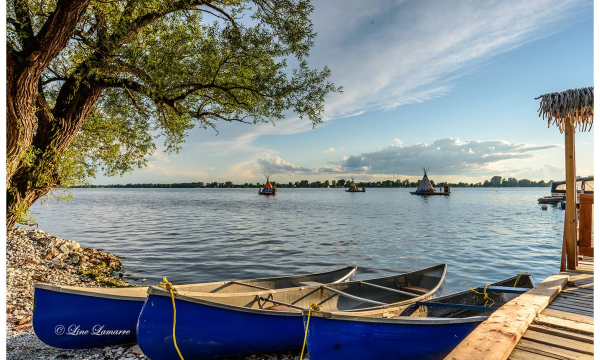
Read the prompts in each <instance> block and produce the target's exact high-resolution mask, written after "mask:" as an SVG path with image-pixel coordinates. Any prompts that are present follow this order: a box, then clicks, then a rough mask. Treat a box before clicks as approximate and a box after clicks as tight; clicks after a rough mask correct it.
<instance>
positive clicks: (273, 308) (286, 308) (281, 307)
mask: <svg viewBox="0 0 600 360" xmlns="http://www.w3.org/2000/svg"><path fill="white" fill-rule="evenodd" d="M264 310H271V311H290V312H294V311H296V312H298V311H302V310H299V309H294V308H293V307H290V306H287V305H279V304H277V305H273V306H269V307H266V308H264Z"/></svg>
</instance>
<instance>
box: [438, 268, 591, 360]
mask: <svg viewBox="0 0 600 360" xmlns="http://www.w3.org/2000/svg"><path fill="white" fill-rule="evenodd" d="M593 302H594V260H593V258H590V257H582V258H581V260H580V261H579V264H578V267H577V270H567V271H564V272H561V273H559V274H556V275H552V276H550V277H548V278H547V279H546V280H544V281H543V282H542V283H540V284H539V285H538V286H536V287H535V288H533V289H532V290H530V291H528V292H527V293H525V294H523V295H521V296H519V297H517V298H515V299H514V300H512V301H510V302H509V303H507V304H506V305H504V306H503V307H502V308H500V309H499V310H497V311H496V312H495V313H493V314H492V315H491V316H490V317H489V319H488V320H486V321H484V322H483V323H482V324H481V325H479V326H478V327H477V328H476V329H475V330H474V331H473V332H472V333H471V334H470V335H469V336H468V337H467V338H465V340H463V341H462V342H461V343H460V344H459V345H458V346H457V347H456V348H455V349H454V350H453V351H452V352H451V353H450V354H449V355H448V356H447V357H446V360H467V359H477V360H506V359H511V360H525V359H530V360H541V359H559V360H571V359H573V360H584V359H593V358H594V303H593Z"/></svg>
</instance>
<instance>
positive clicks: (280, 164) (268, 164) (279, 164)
mask: <svg viewBox="0 0 600 360" xmlns="http://www.w3.org/2000/svg"><path fill="white" fill-rule="evenodd" d="M256 162H257V163H258V166H259V168H260V169H266V170H269V171H273V173H274V174H290V173H292V174H298V173H312V172H315V171H314V170H313V169H310V168H307V167H304V166H298V165H294V164H292V163H291V162H288V161H285V160H283V159H282V158H280V157H279V156H270V155H269V154H267V155H266V157H265V158H260V159H258V160H256Z"/></svg>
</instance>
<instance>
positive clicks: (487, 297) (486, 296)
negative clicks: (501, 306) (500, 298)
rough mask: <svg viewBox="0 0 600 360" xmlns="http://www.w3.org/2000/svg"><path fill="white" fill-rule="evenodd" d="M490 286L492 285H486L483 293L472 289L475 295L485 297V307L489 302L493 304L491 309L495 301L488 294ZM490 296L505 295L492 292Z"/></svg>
mask: <svg viewBox="0 0 600 360" xmlns="http://www.w3.org/2000/svg"><path fill="white" fill-rule="evenodd" d="M489 286H490V284H486V285H485V287H484V288H483V292H479V291H477V290H475V289H473V288H470V289H471V291H472V292H474V293H475V294H479V295H483V299H484V300H485V304H483V306H487V304H488V302H490V301H491V302H492V303H491V304H490V306H489V307H492V306H493V305H494V302H495V301H494V299H492V298H491V297H489V296H488V292H487V288H488V287H489ZM490 294H494V295H502V294H503V293H495V292H492V291H490Z"/></svg>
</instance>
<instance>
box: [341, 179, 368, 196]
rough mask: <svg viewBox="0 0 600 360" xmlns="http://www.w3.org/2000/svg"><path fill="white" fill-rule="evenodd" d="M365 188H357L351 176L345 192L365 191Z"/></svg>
mask: <svg viewBox="0 0 600 360" xmlns="http://www.w3.org/2000/svg"><path fill="white" fill-rule="evenodd" d="M366 191H367V189H365V188H364V187H363V188H362V189H359V188H358V187H357V186H356V184H355V183H354V178H352V181H351V182H350V186H349V187H348V189H347V190H346V192H351V193H356V192H366Z"/></svg>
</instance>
